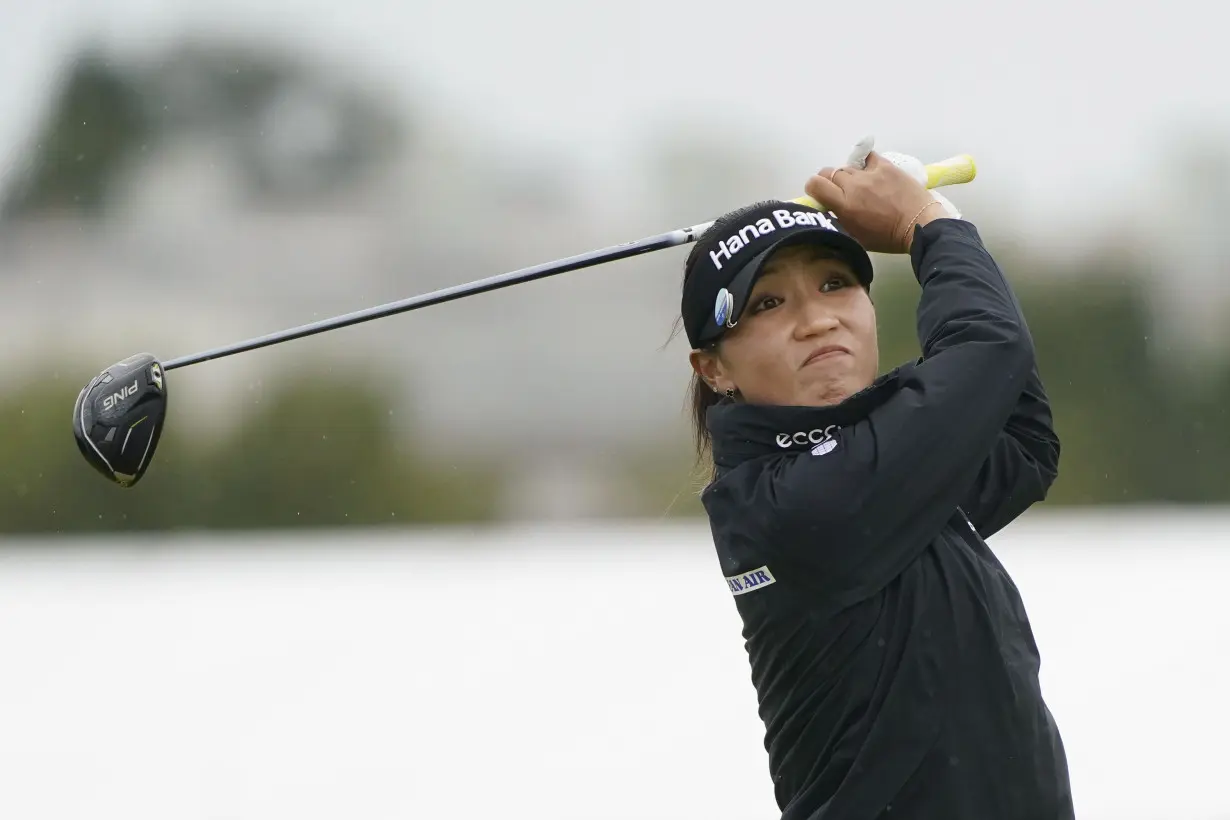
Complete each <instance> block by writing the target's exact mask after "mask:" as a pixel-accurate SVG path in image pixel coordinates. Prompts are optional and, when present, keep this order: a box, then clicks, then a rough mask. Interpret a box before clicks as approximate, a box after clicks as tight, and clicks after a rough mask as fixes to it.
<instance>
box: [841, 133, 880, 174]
mask: <svg viewBox="0 0 1230 820" xmlns="http://www.w3.org/2000/svg"><path fill="white" fill-rule="evenodd" d="M875 144H876V138H875V137H873V136H866V137H863V138H862V139H861V140H859V141H858V142H857V143H855V145H854V149H853V150H851V151H850V158H849V159H847V160H846V165H849V166H850V167H851V168H857V169H859V170H860V171H861V170H863V169H864V168H866V167H867V157H868V156H870V155H871V150H872V148H874V147H875Z"/></svg>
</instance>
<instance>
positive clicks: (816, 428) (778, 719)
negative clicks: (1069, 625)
mask: <svg viewBox="0 0 1230 820" xmlns="http://www.w3.org/2000/svg"><path fill="white" fill-rule="evenodd" d="M806 190H807V193H808V194H809V195H811V196H812V197H814V198H815V199H816V200H818V201H820V202H823V203H825V204H826V207H828V208H830V211H827V212H820V211H816V210H813V209H810V208H805V207H802V206H799V205H796V204H794V203H789V202H767V203H761V204H759V205H754V206H751V207H748V208H744V209H740V210H739V211H735V212H733V213H730V214H727V215H726V216H724V217H723V218H721V219H719V220H718V221H717V222H716V223H715V224H714V225H713V227H712V228H710V230H708V231H707V232H706V233H705V235H704V236H702V237H701V238H700V240H699V241H698V242H697V243H696V245H695V247H694V248H693V249H692V253H691V254H690V256H689V258H688V260H687V265H686V271H685V279H684V287H683V298H682V316H683V324H684V328H685V330H686V333H687V336H688V339H689V341H690V343H691V346H692V348H693V350H692V352H691V362H692V366H693V369H694V371H695V382H694V384H693V398H694V411H695V419H694V421H695V423H696V428H697V436H698V445H699V446H700V448H701V452H702V454H703V453H704V452H706V451H708V450H709V449H710V448H711V453H712V458H713V464H714V474H713V480H712V482H711V483H710V484H709V485H708V486H707V488H706V489H705V491H704V493H703V496H702V498H703V502H704V506H705V509H706V510H707V512H708V515H709V520H710V524H711V528H712V532H713V538H714V542H715V545H716V547H717V553H718V558H719V560H720V562H721V567H722V573H723V575H724V576H726V583H727V585H728V586H729V588H730V592H731V594H732V595H733V596H734V600H735V604H736V606H737V607H738V610H739V614H740V615H741V616H742V618H743V623H744V626H745V628H744V631H743V636H744V638H745V640H746V647H747V652H748V655H749V658H750V662H751V672H752V681H753V683H754V684H755V687H756V691H757V695H758V701H759V704H760V710H759V711H760V717H761V719H762V720H763V721H764V725H765V732H766V734H765V747H766V749H767V751H768V757H769V769H770V773H771V775H772V778H773V784H774V788H775V793H776V796H777V801H778V805H779V807H780V808H781V810H782V817H783V820H802V818H808V820H820V818H824V820H873V818H885V819H887V818H903V820H1060V819H1061V818H1062V819H1064V820H1066V819H1067V818H1072V817H1073V808H1072V798H1071V793H1070V788H1069V781H1068V772H1067V762H1066V758H1065V754H1064V748H1063V743H1062V741H1061V739H1060V736H1059V732H1058V730H1057V728H1056V726H1055V722H1054V720H1053V719H1052V717H1051V714H1050V711H1049V710H1048V708H1047V706H1046V703H1045V702H1044V700H1043V697H1042V692H1041V690H1040V687H1039V682H1038V667H1039V660H1038V650H1037V646H1036V645H1035V643H1034V638H1033V634H1032V631H1031V629H1030V625H1029V620H1028V618H1027V617H1026V614H1025V609H1024V606H1023V605H1022V602H1021V597H1020V595H1019V593H1018V592H1017V589H1016V587H1015V585H1014V584H1013V582H1012V579H1011V578H1009V576H1008V573H1007V572H1006V571H1005V570H1004V568H1003V566H1002V565H1001V564H1000V563H999V561H998V560H997V559H996V558H995V556H994V554H992V552H991V551H990V550H989V549H988V548H987V546H986V544H985V543H984V540H983V539H985V538H987V537H989V536H990V535H991V534H992V533H995V532H996V531H997V530H999V529H1001V528H1002V527H1004V526H1005V525H1007V524H1008V523H1009V522H1011V521H1012V520H1013V519H1015V518H1016V517H1017V516H1019V515H1020V514H1021V513H1022V512H1023V511H1024V510H1025V509H1027V508H1028V507H1029V506H1030V505H1031V504H1033V503H1034V502H1036V501H1039V500H1041V499H1043V498H1044V497H1045V495H1046V492H1047V489H1048V488H1049V487H1050V485H1051V482H1052V481H1053V480H1054V479H1055V476H1056V472H1057V467H1058V461H1059V442H1058V440H1057V438H1056V436H1055V432H1054V429H1053V427H1052V423H1051V414H1050V409H1049V406H1048V403H1047V398H1046V394H1045V393H1044V391H1043V388H1042V384H1041V381H1040V380H1039V377H1038V372H1037V369H1036V367H1035V364H1034V349H1033V344H1032V341H1031V339H1030V335H1029V331H1028V329H1027V328H1026V325H1025V319H1024V317H1023V316H1022V315H1021V311H1020V308H1019V306H1018V304H1017V301H1016V298H1015V296H1014V295H1013V292H1012V289H1011V288H1010V287H1009V285H1008V282H1007V281H1006V280H1005V278H1004V276H1003V274H1002V273H1001V272H1000V270H999V268H998V267H997V266H996V264H995V262H994V260H993V259H992V258H991V256H990V254H989V253H988V252H987V250H986V248H984V247H983V244H982V241H981V239H980V238H979V234H978V232H977V230H976V229H975V228H974V226H973V225H972V224H970V223H969V222H966V221H963V220H960V219H955V218H951V217H949V216H948V214H947V212H946V211H945V210H944V208H943V206H942V205H941V204H940V203H938V202H936V201H935V200H934V199H933V198H932V196H931V195H930V193H928V191H927V190H926V189H925V188H924V187H923V186H922V185H920V184H918V183H917V182H916V181H915V180H914V179H913V178H911V177H910V176H909V175H908V174H907V173H905V172H904V171H902V170H900V169H898V168H897V167H895V166H894V165H893V164H892V163H890V162H888V161H887V160H885V159H883V158H882V157H880V156H879V155H877V154H874V153H873V154H871V156H870V157H869V159H868V162H867V164H866V168H865V169H861V170H855V169H847V168H838V169H835V170H834V169H828V168H826V169H824V170H823V171H821V172H820V173H819V174H817V175H816V176H814V177H812V178H811V179H810V180H809V181H808V183H807V186H806ZM868 251H873V252H883V253H908V254H909V256H910V259H911V261H912V263H913V269H914V273H915V275H916V277H917V279H918V281H919V283H920V285H921V286H922V294H921V297H920V303H919V306H918V316H917V324H918V338H919V342H920V344H921V346H922V351H923V355H922V358H921V359H919V360H918V361H916V362H913V363H910V364H906V365H903V366H902V367H899V368H897V369H896V370H894V371H892V372H891V373H888V374H887V375H884V376H882V377H879V378H877V373H878V372H879V353H878V348H877V343H876V315H875V309H874V307H873V305H872V301H871V299H870V297H869V286H870V284H871V279H872V266H871V261H870V259H869V258H868V255H867V252H868Z"/></svg>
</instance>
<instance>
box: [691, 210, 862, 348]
mask: <svg viewBox="0 0 1230 820" xmlns="http://www.w3.org/2000/svg"><path fill="white" fill-rule="evenodd" d="M731 226H732V227H729V228H727V229H725V230H722V231H718V232H713V231H712V230H711V231H709V232H707V233H708V234H709V235H708V236H707V237H705V238H704V241H703V242H702V243H701V245H702V247H700V248H699V249H698V250H697V252H696V253H697V256H696V261H695V263H694V264H693V266H692V270H691V271H689V273H688V278H687V283H686V284H685V285H684V289H683V305H682V310H681V313H682V315H683V324H684V328H685V329H686V331H687V334H688V341H689V342H690V343H691V345H692V348H693V349H699V348H701V347H703V346H704V345H706V344H709V343H711V342H713V341H716V340H717V339H718V338H719V337H720V336H721V335H722V334H723V333H725V332H726V330H727V328H731V327H734V325H735V323H736V322H738V321H739V316H740V315H741V314H742V313H743V309H744V307H746V305H747V298H748V295H749V294H750V293H751V292H752V286H753V285H754V284H755V283H756V279H757V278H758V277H759V276H760V272H761V270H762V269H763V268H764V264H765V262H766V261H767V260H768V258H769V257H770V256H771V255H772V254H773V253H774V251H777V250H779V249H780V248H782V247H785V246H787V245H800V244H817V245H824V246H826V247H829V248H832V249H834V250H836V251H839V252H840V254H841V258H842V259H843V260H845V261H846V262H847V263H849V265H850V266H851V268H853V270H854V274H855V276H857V277H858V279H859V282H861V283H862V285H863V287H865V288H870V287H871V276H872V270H871V258H870V257H869V256H868V255H867V252H866V251H865V250H863V246H862V245H860V244H858V242H856V241H855V240H854V238H853V237H851V236H850V235H849V234H847V233H846V232H845V231H844V230H843V229H842V227H841V225H840V224H839V223H838V222H837V219H836V217H834V216H833V215H832V214H831V213H828V214H826V213H824V212H822V211H819V210H817V209H816V208H810V207H808V206H806V205H800V204H798V203H797V202H767V203H765V204H764V205H761V206H759V207H757V208H754V209H752V210H750V211H748V212H747V213H746V214H743V215H742V216H741V217H740V218H739V219H737V220H735V221H734V222H732V223H731Z"/></svg>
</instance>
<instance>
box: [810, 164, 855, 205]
mask: <svg viewBox="0 0 1230 820" xmlns="http://www.w3.org/2000/svg"><path fill="white" fill-rule="evenodd" d="M832 175H833V169H832V168H821V169H820V172H819V173H818V174H816V175H815V176H813V177H812V178H811V179H809V180H807V184H806V185H804V186H803V190H804V191H806V192H807V195H808V196H809V197H811V198H812V199H814V200H816V201H817V202H819V203H820V204H821V205H822V206H823V207H825V208H828V209H829V210H831V211H832V212H833V213H835V214H837V215H838V216H841V211H842V209H843V208H844V207H845V205H846V192H845V191H843V190H841V188H840V187H839V186H837V185H836V184H835V183H834V182H833V181H832V180H831V179H830V177H831V176H832Z"/></svg>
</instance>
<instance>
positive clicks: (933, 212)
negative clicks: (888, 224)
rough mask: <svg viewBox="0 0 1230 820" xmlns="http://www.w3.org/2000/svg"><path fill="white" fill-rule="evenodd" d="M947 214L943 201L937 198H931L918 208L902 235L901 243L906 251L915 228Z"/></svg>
mask: <svg viewBox="0 0 1230 820" xmlns="http://www.w3.org/2000/svg"><path fill="white" fill-rule="evenodd" d="M947 215H948V211H947V210H945V208H944V203H942V202H940V201H939V200H938V199H932V200H931V201H930V202H928V203H927V204H925V205H923V206H922V207H921V208H919V209H918V212H917V213H916V214H914V217H913V219H911V220H910V222H909V224H907V225H906V226H905V235H904V236H902V244H903V245H904V246H905V248H906V250H907V251H908V250H909V248H910V245H911V244H912V240H913V239H914V229H915V228H921V227H922V226H923V225H927V224H929V223H931V222H934V221H935V220H937V219H942V218H944V217H945V216H947Z"/></svg>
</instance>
